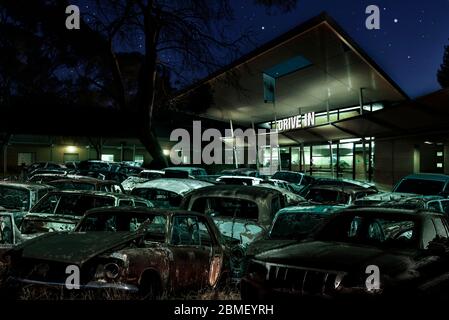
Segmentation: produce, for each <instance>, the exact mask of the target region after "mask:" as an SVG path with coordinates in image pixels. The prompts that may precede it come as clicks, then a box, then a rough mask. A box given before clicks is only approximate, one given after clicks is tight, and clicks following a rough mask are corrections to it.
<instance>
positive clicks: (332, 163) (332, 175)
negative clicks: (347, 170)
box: [329, 141, 334, 178]
mask: <svg viewBox="0 0 449 320" xmlns="http://www.w3.org/2000/svg"><path fill="white" fill-rule="evenodd" d="M329 154H330V160H331V161H330V163H331V177H332V178H333V177H334V159H333V158H332V156H333V154H332V141H329Z"/></svg>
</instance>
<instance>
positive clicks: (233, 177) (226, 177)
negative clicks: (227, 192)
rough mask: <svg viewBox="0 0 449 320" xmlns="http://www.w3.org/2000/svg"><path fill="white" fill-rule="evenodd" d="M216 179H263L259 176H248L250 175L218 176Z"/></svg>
mask: <svg viewBox="0 0 449 320" xmlns="http://www.w3.org/2000/svg"><path fill="white" fill-rule="evenodd" d="M217 179H251V180H257V181H263V179H261V178H257V177H250V176H226V175H224V176H219V177H218V178H217Z"/></svg>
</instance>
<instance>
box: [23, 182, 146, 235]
mask: <svg viewBox="0 0 449 320" xmlns="http://www.w3.org/2000/svg"><path fill="white" fill-rule="evenodd" d="M109 206H115V207H120V206H137V207H152V206H153V205H152V204H151V202H149V201H148V200H146V199H142V198H137V197H133V196H129V195H125V194H121V193H109V192H103V191H80V190H65V191H52V192H49V193H47V194H46V195H45V196H44V197H43V198H42V199H41V200H40V201H39V202H38V203H36V205H35V206H34V207H32V208H31V209H30V211H29V212H28V213H27V214H26V215H25V217H24V218H23V221H22V224H21V225H20V231H21V232H22V235H24V237H26V238H27V239H30V238H33V237H36V236H38V235H41V234H42V233H46V232H56V231H71V230H73V229H74V228H75V226H76V224H77V223H78V222H79V220H80V219H81V218H82V216H83V215H84V213H85V212H86V211H88V210H90V209H94V208H99V207H109Z"/></svg>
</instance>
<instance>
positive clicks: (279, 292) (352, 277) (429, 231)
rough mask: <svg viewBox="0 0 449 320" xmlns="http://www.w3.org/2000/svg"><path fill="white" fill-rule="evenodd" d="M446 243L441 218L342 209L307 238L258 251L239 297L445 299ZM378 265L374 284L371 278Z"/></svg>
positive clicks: (448, 286)
mask: <svg viewBox="0 0 449 320" xmlns="http://www.w3.org/2000/svg"><path fill="white" fill-rule="evenodd" d="M448 239H449V221H448V218H447V216H445V215H442V214H438V213H432V212H426V211H421V210H405V209H385V208H359V209H345V210H344V211H342V212H340V213H338V214H336V215H334V216H333V217H332V218H331V219H330V220H329V221H328V222H327V223H325V224H324V225H323V226H322V227H321V228H320V229H319V231H317V232H316V233H315V234H314V235H313V236H312V237H311V239H310V240H306V241H303V242H297V243H294V244H290V245H287V246H284V247H282V248H276V249H273V250H267V251H264V252H261V253H259V254H256V255H255V256H254V258H253V259H251V261H250V263H249V265H248V268H247V272H246V275H245V276H244V277H243V279H242V281H241V294H242V298H244V299H266V298H268V299H272V298H282V299H285V298H295V299H298V298H299V299H301V298H306V297H315V298H330V299H343V300H345V299H348V300H351V301H353V300H354V299H356V298H360V299H362V300H364V299H385V300H386V301H388V299H395V298H397V297H401V298H406V299H409V298H419V297H428V298H431V299H438V298H445V299H447V297H448V292H449V281H448V278H447V270H448V269H449V242H448ZM373 266H374V267H377V268H378V269H377V270H378V275H379V277H378V280H379V281H378V282H377V283H376V282H375V281H374V282H373V281H371V280H372V279H371V278H369V276H370V275H372V273H373V271H372V270H373V269H372V268H373ZM368 268H370V269H369V270H370V271H369V272H368V271H367V270H368ZM446 301H447V300H446Z"/></svg>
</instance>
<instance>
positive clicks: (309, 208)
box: [276, 205, 345, 216]
mask: <svg viewBox="0 0 449 320" xmlns="http://www.w3.org/2000/svg"><path fill="white" fill-rule="evenodd" d="M344 208H345V207H343V206H329V205H300V206H293V207H286V208H283V209H281V210H279V211H278V212H277V214H276V215H282V214H287V213H298V214H308V213H310V214H319V215H326V216H327V215H331V214H332V213H334V212H336V211H340V210H343V209H344Z"/></svg>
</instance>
